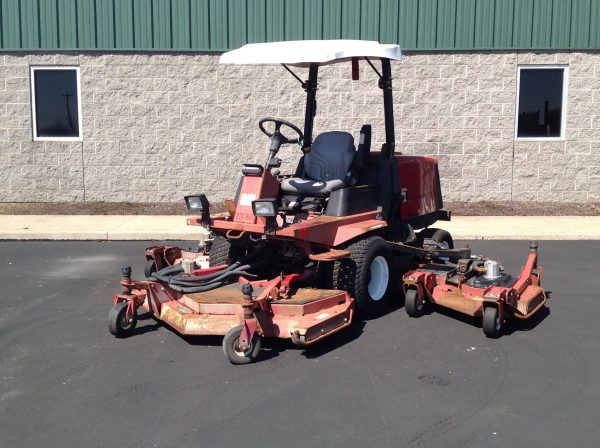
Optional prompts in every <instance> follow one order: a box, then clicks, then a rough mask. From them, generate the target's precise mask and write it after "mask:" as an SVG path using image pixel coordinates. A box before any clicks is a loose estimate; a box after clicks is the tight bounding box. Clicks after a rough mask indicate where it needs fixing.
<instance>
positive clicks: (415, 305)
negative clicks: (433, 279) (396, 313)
mask: <svg viewBox="0 0 600 448" xmlns="http://www.w3.org/2000/svg"><path fill="white" fill-rule="evenodd" d="M404 309H405V310H406V314H408V315H409V316H410V317H421V316H422V315H423V314H425V303H424V302H422V301H420V300H419V293H418V291H417V290H416V289H414V288H409V289H407V290H406V294H405V295H404Z"/></svg>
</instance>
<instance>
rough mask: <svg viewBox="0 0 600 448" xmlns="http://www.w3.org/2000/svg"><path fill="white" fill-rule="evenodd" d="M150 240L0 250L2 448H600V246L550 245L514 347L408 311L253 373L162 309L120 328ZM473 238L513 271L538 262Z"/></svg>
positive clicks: (275, 353)
mask: <svg viewBox="0 0 600 448" xmlns="http://www.w3.org/2000/svg"><path fill="white" fill-rule="evenodd" d="M190 244H191V243H190ZM147 245H150V243H144V242H111V243H108V242H2V243H0V254H1V257H0V285H1V286H2V293H1V294H0V445H1V446H6V447H33V446H35V447H115V446H127V447H138V446H139V447H205V446H206V447H234V446H236V447H239V446H249V447H255V446H268V447H270V446H273V447H286V448H291V447H316V446H321V447H333V446H340V447H365V446H368V447H395V448H396V447H429V446H431V447H434V446H435V447H439V446H445V447H470V446H473V447H475V446H486V447H513V446H514V447H518V446H530V447H538V446H543V447H554V446H556V447H559V446H560V447H564V446H578V447H596V446H598V441H599V440H600V425H598V421H599V419H600V386H599V381H598V380H599V379H600V343H599V342H600V298H599V295H598V287H599V286H600V283H599V281H598V279H599V275H598V268H599V267H600V263H599V262H598V253H599V252H600V242H585V241H569V242H566V241H565V242H560V241H552V242H541V243H540V260H541V263H542V264H543V265H544V269H545V270H544V275H545V278H544V279H543V282H542V283H543V285H544V286H545V287H546V289H547V290H549V291H551V298H550V299H549V301H548V308H547V310H546V311H544V312H543V313H541V314H539V315H537V316H535V317H534V318H533V319H532V320H531V321H527V322H517V323H516V325H512V326H511V327H510V328H509V330H508V333H509V334H507V335H505V336H503V337H502V338H500V339H498V340H490V339H487V338H485V337H484V335H483V332H482V330H481V327H480V325H479V324H478V323H477V322H476V321H474V320H472V319H470V318H465V317H463V316H460V315H457V314H455V313H451V312H443V311H442V310H435V311H433V312H432V313H431V314H428V315H425V316H423V317H422V318H419V319H412V318H409V317H408V316H407V315H406V313H405V312H404V309H403V308H402V307H401V303H399V304H398V305H397V306H396V307H395V308H394V309H392V310H390V312H389V313H388V314H386V315H384V316H382V317H379V318H377V319H373V320H369V321H366V322H364V321H358V322H356V325H354V327H353V328H352V329H351V330H349V331H346V332H343V333H340V334H338V335H335V336H333V337H332V338H330V339H329V340H327V341H324V342H323V343H322V344H320V345H318V346H315V347H314V348H310V349H308V350H306V349H302V348H297V347H294V346H292V345H291V344H290V343H287V342H284V341H267V342H266V343H265V344H264V345H266V347H265V350H264V351H263V353H262V356H261V358H260V359H259V360H258V362H256V363H255V364H251V365H247V366H233V365H231V364H229V362H228V361H227V359H226V358H225V357H224V356H223V353H222V350H221V346H220V345H221V339H220V338H216V337H214V338H213V337H210V338H201V337H200V338H182V337H180V336H178V335H177V334H176V333H175V332H173V331H171V330H170V329H168V328H166V327H164V326H162V325H160V324H158V323H157V322H156V321H154V320H152V319H149V318H146V319H143V320H140V321H139V322H138V329H137V334H135V335H134V336H132V337H130V338H127V339H122V340H119V339H115V338H114V337H113V336H112V335H110V334H109V332H108V329H107V322H106V317H107V313H108V311H109V309H110V306H111V305H112V302H111V294H112V293H114V292H116V291H117V290H118V283H117V282H118V279H119V275H120V268H121V266H124V265H131V266H132V267H133V271H134V277H135V276H136V274H137V276H140V277H141V276H142V271H143V264H144V259H143V248H144V247H145V246H147ZM471 246H472V248H473V250H474V253H482V254H485V255H487V256H490V257H495V258H497V259H499V260H500V261H501V262H502V263H503V264H504V266H505V267H506V270H507V271H508V272H511V273H514V274H517V273H518V269H519V267H520V266H521V264H522V263H523V262H524V261H525V257H526V255H527V243H526V242H524V241H485V242H484V241H474V242H472V243H471ZM184 247H185V245H184Z"/></svg>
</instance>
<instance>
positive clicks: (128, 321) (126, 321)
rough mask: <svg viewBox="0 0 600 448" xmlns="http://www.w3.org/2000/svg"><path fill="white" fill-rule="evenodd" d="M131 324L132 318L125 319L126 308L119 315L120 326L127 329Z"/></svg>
mask: <svg viewBox="0 0 600 448" xmlns="http://www.w3.org/2000/svg"><path fill="white" fill-rule="evenodd" d="M132 325H133V319H127V308H125V311H123V315H122V316H121V328H122V329H123V330H129V329H130V328H131V326H132Z"/></svg>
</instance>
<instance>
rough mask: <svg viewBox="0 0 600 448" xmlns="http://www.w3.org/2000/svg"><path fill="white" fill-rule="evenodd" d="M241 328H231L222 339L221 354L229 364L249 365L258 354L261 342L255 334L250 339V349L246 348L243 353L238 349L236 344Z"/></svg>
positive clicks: (239, 326)
mask: <svg viewBox="0 0 600 448" xmlns="http://www.w3.org/2000/svg"><path fill="white" fill-rule="evenodd" d="M243 328H244V326H243V325H238V326H237V327H233V328H232V329H231V330H229V331H228V332H227V334H226V335H225V337H224V338H223V353H225V356H226V357H227V359H228V360H229V362H231V364H237V365H239V364H249V363H251V362H252V361H254V360H255V359H256V357H257V356H258V354H259V353H260V348H261V346H262V340H261V338H260V336H259V335H257V334H254V336H253V337H252V341H251V342H250V347H248V348H247V349H246V350H244V351H241V350H240V349H239V345H238V344H239V340H240V336H241V334H242V329H243Z"/></svg>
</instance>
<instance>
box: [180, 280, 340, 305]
mask: <svg viewBox="0 0 600 448" xmlns="http://www.w3.org/2000/svg"><path fill="white" fill-rule="evenodd" d="M263 290H264V288H254V292H253V294H252V295H253V296H254V297H256V296H257V295H259V294H260V293H261V292H262V291H263ZM336 293H337V291H336V290H329V289H313V288H298V289H292V290H291V291H290V296H289V297H286V298H284V299H280V300H274V301H273V303H277V304H282V305H284V304H286V303H289V304H296V305H301V304H305V303H310V302H313V301H315V300H318V299H322V298H324V297H329V296H332V295H334V294H336ZM186 296H187V297H188V298H189V299H191V300H193V301H194V302H196V303H199V304H217V303H219V304H241V303H242V290H241V286H240V285H239V284H237V283H235V284H231V285H226V286H223V287H221V288H217V289H213V290H212V291H206V292H199V293H195V294H186Z"/></svg>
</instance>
